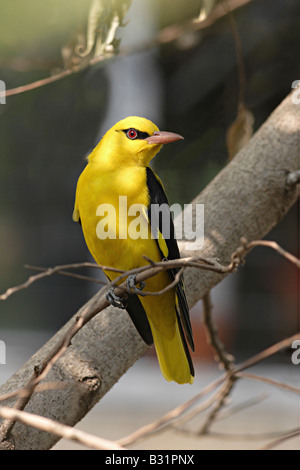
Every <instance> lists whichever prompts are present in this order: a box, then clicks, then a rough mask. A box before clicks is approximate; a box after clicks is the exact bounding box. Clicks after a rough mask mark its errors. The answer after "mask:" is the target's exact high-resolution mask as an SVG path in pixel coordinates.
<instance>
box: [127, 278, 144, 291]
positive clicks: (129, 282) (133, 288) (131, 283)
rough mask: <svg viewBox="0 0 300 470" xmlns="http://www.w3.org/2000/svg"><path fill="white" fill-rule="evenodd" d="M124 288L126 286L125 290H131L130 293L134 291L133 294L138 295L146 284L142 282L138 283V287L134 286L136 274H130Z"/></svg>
mask: <svg viewBox="0 0 300 470" xmlns="http://www.w3.org/2000/svg"><path fill="white" fill-rule="evenodd" d="M126 286H127V289H129V290H131V291H134V292H135V293H139V292H140V291H142V290H143V289H144V288H145V286H146V283H145V282H144V281H142V282H140V283H139V285H137V284H136V274H132V275H131V276H128V278H127V280H126Z"/></svg>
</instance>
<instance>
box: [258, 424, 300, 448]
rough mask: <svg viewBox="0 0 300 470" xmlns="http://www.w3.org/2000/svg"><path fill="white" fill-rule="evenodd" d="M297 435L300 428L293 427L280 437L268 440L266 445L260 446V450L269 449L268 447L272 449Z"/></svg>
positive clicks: (299, 434) (299, 432)
mask: <svg viewBox="0 0 300 470" xmlns="http://www.w3.org/2000/svg"><path fill="white" fill-rule="evenodd" d="M297 436H300V428H299V429H295V430H293V431H291V432H288V433H285V434H282V435H281V436H280V437H278V438H277V439H274V440H273V441H271V442H269V443H268V444H267V445H265V446H264V447H261V449H260V450H270V449H273V448H274V447H277V446H279V445H280V444H282V443H283V442H285V441H287V440H289V439H293V438H294V437H297Z"/></svg>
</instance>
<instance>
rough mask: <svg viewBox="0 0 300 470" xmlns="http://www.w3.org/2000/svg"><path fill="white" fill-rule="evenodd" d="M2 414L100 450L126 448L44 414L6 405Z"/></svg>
mask: <svg viewBox="0 0 300 470" xmlns="http://www.w3.org/2000/svg"><path fill="white" fill-rule="evenodd" d="M0 416H1V417H2V418H5V419H7V420H10V421H20V422H21V423H24V424H26V425H28V426H32V427H35V428H38V429H40V430H41V431H45V432H51V433H53V434H56V435H57V436H59V437H61V438H65V439H69V440H71V441H75V442H79V443H80V444H82V445H84V446H88V447H90V448H92V449H98V450H125V449H124V447H122V446H120V445H119V444H117V443H114V442H112V441H108V440H107V439H102V438H100V437H97V436H94V435H93V434H89V433H87V432H84V431H79V430H78V429H75V428H72V427H71V426H66V425H65V424H61V423H58V422H57V421H53V420H52V419H49V418H44V417H43V416H38V415H34V414H32V413H27V412H26V411H20V410H15V409H12V408H8V407H6V406H2V407H0Z"/></svg>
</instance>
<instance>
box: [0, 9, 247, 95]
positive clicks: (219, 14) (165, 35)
mask: <svg viewBox="0 0 300 470" xmlns="http://www.w3.org/2000/svg"><path fill="white" fill-rule="evenodd" d="M250 1H251V0H228V2H227V10H228V11H232V10H235V9H237V8H239V7H241V6H244V5H246V4H247V3H249V2H250ZM226 14H227V12H226V11H224V9H223V8H220V5H217V6H216V7H215V9H214V10H213V11H212V12H211V14H210V15H209V17H208V18H207V19H205V20H204V21H201V22H200V23H198V22H195V21H194V20H190V21H185V22H183V23H182V24H176V25H172V26H169V27H167V28H165V29H163V30H162V31H159V32H158V33H157V35H156V36H155V37H154V38H153V39H152V40H150V41H147V42H145V43H142V44H137V45H135V46H133V47H132V46H131V47H123V48H121V49H120V52H119V54H118V57H124V56H126V55H129V54H134V53H137V52H140V51H143V50H147V49H150V48H152V47H155V46H159V45H163V44H168V43H170V42H173V41H175V40H176V39H178V38H179V37H180V36H181V35H182V34H185V33H186V32H187V31H189V30H190V31H199V30H201V29H204V28H207V27H209V26H211V25H212V24H213V23H214V22H216V21H217V20H219V19H221V18H223V17H224V16H225V15H226ZM113 58H115V56H114V55H111V54H104V55H100V56H97V57H94V58H92V59H90V60H89V61H88V62H87V63H84V64H83V65H82V66H81V67H76V68H74V69H67V70H63V71H61V72H59V73H57V74H55V75H52V76H51V77H46V78H43V79H41V80H37V81H36V82H33V83H29V84H27V85H23V86H19V87H16V88H12V89H10V90H6V91H1V92H0V98H2V97H4V96H13V95H18V94H20V93H24V92H26V91H31V90H34V89H36V88H40V87H42V86H45V85H48V84H50V83H53V82H56V81H58V80H61V79H63V78H65V77H67V76H69V75H72V74H74V73H77V72H79V71H81V70H83V69H84V68H87V67H91V66H93V65H95V64H100V63H103V62H106V61H108V60H111V59H113Z"/></svg>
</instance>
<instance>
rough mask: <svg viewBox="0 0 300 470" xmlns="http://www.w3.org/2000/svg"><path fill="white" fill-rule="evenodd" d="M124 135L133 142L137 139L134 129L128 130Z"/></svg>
mask: <svg viewBox="0 0 300 470" xmlns="http://www.w3.org/2000/svg"><path fill="white" fill-rule="evenodd" d="M126 135H127V137H128V139H131V140H134V139H136V138H137V131H136V130H135V129H129V130H128V131H127V134H126Z"/></svg>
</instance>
